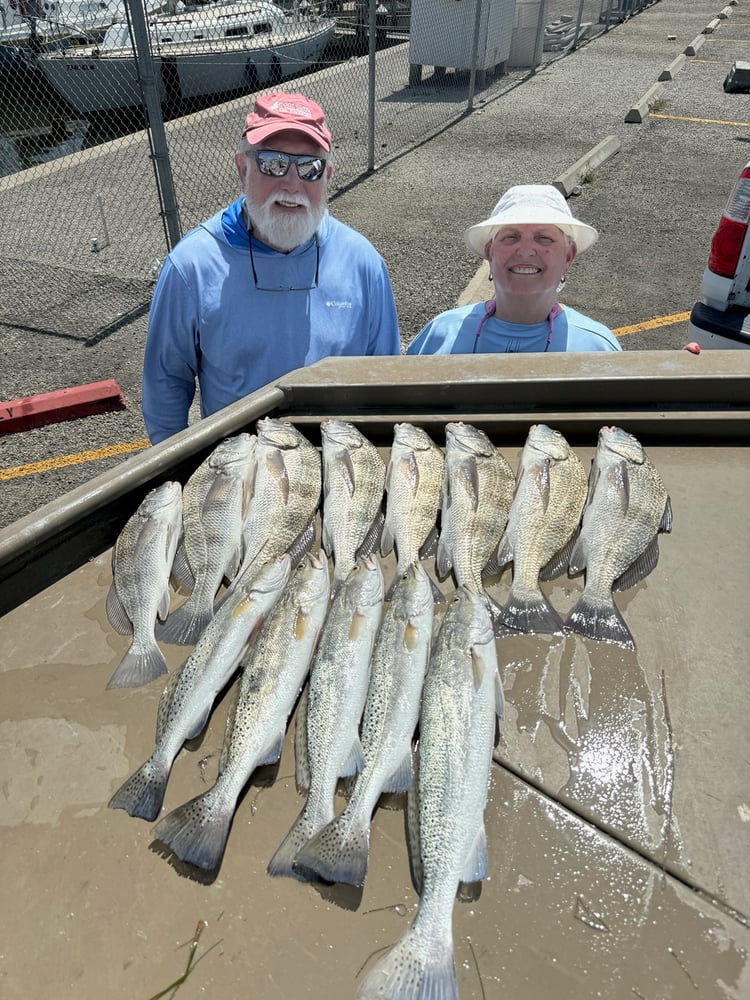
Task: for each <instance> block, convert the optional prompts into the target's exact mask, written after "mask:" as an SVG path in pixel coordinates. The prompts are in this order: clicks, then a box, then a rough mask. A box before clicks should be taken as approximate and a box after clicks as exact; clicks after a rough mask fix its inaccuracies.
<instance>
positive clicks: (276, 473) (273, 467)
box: [266, 448, 289, 506]
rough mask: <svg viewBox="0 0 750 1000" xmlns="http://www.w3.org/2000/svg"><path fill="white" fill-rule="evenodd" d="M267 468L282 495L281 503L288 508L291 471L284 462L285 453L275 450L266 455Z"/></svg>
mask: <svg viewBox="0 0 750 1000" xmlns="http://www.w3.org/2000/svg"><path fill="white" fill-rule="evenodd" d="M266 468H267V470H268V472H269V474H270V475H271V477H272V478H273V479H274V480H275V481H276V485H277V486H278V487H279V491H280V493H281V501H282V503H283V504H284V505H285V506H286V504H288V503H289V471H288V469H287V467H286V462H285V461H284V455H283V452H281V451H280V450H279V449H278V448H274V449H273V450H271V451H269V452H268V453H267V455H266Z"/></svg>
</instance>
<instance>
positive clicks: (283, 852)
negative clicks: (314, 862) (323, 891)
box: [266, 804, 318, 882]
mask: <svg viewBox="0 0 750 1000" xmlns="http://www.w3.org/2000/svg"><path fill="white" fill-rule="evenodd" d="M317 832H318V831H317V830H316V829H315V825H314V823H313V821H312V819H311V818H310V817H309V816H308V812H307V804H305V808H304V809H303V810H302V812H301V813H300V814H299V816H298V817H297V819H296V820H295V821H294V823H293V824H292V827H291V829H290V830H289V833H287V835H286V837H284V839H283V840H282V842H281V843H280V844H279V846H278V847H277V848H276V851H275V852H274V854H273V857H272V858H271V860H270V861H269V862H268V865H267V866H266V871H267V872H268V874H269V875H273V876H274V877H278V876H282V875H286V876H288V877H290V878H296V879H298V880H299V881H300V882H309V881H311V879H310V873H309V872H306V871H305V870H304V869H303V868H300V869H295V867H294V859H295V857H296V856H297V854H298V853H299V851H301V850H302V848H303V847H304V846H305V844H306V843H307V842H308V841H309V840H310V839H311V838H312V837H314V836H315V834H316V833H317Z"/></svg>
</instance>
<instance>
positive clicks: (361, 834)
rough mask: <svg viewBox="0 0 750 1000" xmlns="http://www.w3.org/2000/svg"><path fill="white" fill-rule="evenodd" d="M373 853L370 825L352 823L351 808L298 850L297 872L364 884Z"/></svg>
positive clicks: (295, 866) (334, 880)
mask: <svg viewBox="0 0 750 1000" xmlns="http://www.w3.org/2000/svg"><path fill="white" fill-rule="evenodd" d="M369 852H370V824H369V823H367V822H361V821H358V822H357V823H356V825H352V823H351V821H350V818H349V814H348V810H346V809H345V810H344V812H343V813H341V814H340V815H339V816H337V817H336V818H335V819H334V820H332V821H331V822H330V823H328V825H327V826H324V827H323V829H322V830H320V832H319V833H316V834H315V836H314V837H312V838H311V839H310V840H309V841H308V842H307V843H306V844H305V846H304V847H303V848H302V850H301V851H299V852H298V853H297V855H296V856H295V858H294V861H293V865H294V869H295V871H298V872H300V873H304V874H307V873H309V874H310V875H311V876H313V877H317V878H318V879H323V880H324V881H325V882H345V883H346V884H347V885H364V882H365V875H366V874H367V859H368V855H369Z"/></svg>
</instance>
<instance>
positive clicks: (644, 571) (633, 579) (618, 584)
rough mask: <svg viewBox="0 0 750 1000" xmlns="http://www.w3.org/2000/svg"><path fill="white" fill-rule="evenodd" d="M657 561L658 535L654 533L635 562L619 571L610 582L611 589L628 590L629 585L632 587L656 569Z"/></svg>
mask: <svg viewBox="0 0 750 1000" xmlns="http://www.w3.org/2000/svg"><path fill="white" fill-rule="evenodd" d="M658 562H659V537H658V535H654V537H653V538H652V539H651V541H650V542H649V543H648V545H647V546H646V548H645V549H644V550H643V552H641V554H640V555H639V556H638V558H637V559H636V560H635V562H633V563H631V564H630V566H628V568H627V569H626V570H625V572H624V573H620V575H619V576H618V577H617V579H616V580H615V582H614V583H613V584H612V590H628V589H629V588H630V587H634V586H635V585H636V583H638V581H639V580H643V579H644V578H645V577H647V576H648V575H649V573H651V572H652V571H653V570H654V569H656V564H657V563H658Z"/></svg>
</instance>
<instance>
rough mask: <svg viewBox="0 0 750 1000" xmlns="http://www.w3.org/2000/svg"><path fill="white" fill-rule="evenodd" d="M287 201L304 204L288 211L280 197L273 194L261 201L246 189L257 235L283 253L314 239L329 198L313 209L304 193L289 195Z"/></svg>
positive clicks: (248, 208) (249, 210)
mask: <svg viewBox="0 0 750 1000" xmlns="http://www.w3.org/2000/svg"><path fill="white" fill-rule="evenodd" d="M285 200H286V201H287V202H291V203H293V204H297V205H301V206H304V208H303V209H299V210H297V211H295V212H286V211H284V210H283V209H279V208H277V206H276V201H277V196H276V195H270V196H269V197H268V198H266V200H265V201H264V202H262V203H260V204H258V203H257V202H255V201H254V200H253V199H252V197H251V196H250V195H249V194H248V192H247V191H246V192H245V203H246V205H247V210H248V213H249V215H250V221H251V222H252V226H253V231H254V232H255V235H256V236H257V237H258V238H259V239H261V240H263V242H264V243H267V244H268V245H269V246H272V247H274V248H276V249H278V250H281V251H283V252H285V253H286V252H288V251H289V250H294V248H295V247H299V246H302V245H303V244H304V243H307V241H308V240H309V239H311V238H312V235H313V233H314V232H315V230H316V229H317V228H318V226H319V225H320V222H321V220H322V218H323V216H324V215H325V211H326V205H325V201H323V202H321V204H320V205H319V206H318V207H317V208H313V207H312V206H311V205H310V202H309V201H308V200H307V198H305V196H304V195H294V196H292V195H288V196H287V198H286V199H285Z"/></svg>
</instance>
